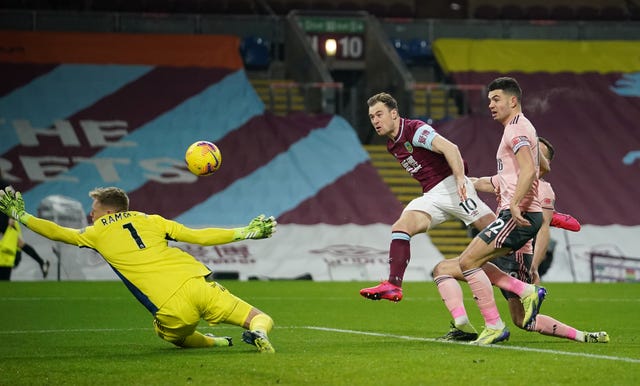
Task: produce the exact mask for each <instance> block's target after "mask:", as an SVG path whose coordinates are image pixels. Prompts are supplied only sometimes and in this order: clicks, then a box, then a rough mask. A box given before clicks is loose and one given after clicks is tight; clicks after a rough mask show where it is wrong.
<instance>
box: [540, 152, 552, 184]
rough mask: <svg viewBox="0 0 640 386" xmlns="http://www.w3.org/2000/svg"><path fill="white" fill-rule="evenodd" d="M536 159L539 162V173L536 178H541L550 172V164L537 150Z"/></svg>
mask: <svg viewBox="0 0 640 386" xmlns="http://www.w3.org/2000/svg"><path fill="white" fill-rule="evenodd" d="M538 159H539V160H540V172H539V173H538V177H539V178H542V176H544V175H545V174H547V173H549V172H550V171H551V164H550V163H549V160H548V159H547V157H545V156H544V154H542V152H541V151H539V150H538Z"/></svg>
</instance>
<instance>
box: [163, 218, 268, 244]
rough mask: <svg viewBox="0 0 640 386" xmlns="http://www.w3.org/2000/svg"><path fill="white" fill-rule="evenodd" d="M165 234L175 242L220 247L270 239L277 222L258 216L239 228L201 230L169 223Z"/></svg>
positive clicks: (173, 222) (172, 222)
mask: <svg viewBox="0 0 640 386" xmlns="http://www.w3.org/2000/svg"><path fill="white" fill-rule="evenodd" d="M167 223H168V224H169V230H168V231H167V234H168V235H169V236H170V237H171V238H173V239H174V240H177V241H183V242H186V243H191V244H199V245H220V244H227V243H231V242H234V241H239V240H246V239H264V238H268V237H271V236H272V235H273V234H274V233H275V231H276V226H277V224H278V222H277V221H276V220H275V218H274V217H273V216H270V217H266V216H265V215H260V216H258V217H256V218H254V219H253V220H251V222H250V223H249V224H248V225H247V226H245V227H240V228H231V229H226V228H202V229H193V228H189V227H186V226H184V225H182V224H180V223H178V222H175V221H169V220H167Z"/></svg>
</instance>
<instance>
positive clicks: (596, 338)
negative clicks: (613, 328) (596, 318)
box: [584, 331, 609, 343]
mask: <svg viewBox="0 0 640 386" xmlns="http://www.w3.org/2000/svg"><path fill="white" fill-rule="evenodd" d="M584 342H585V343H609V334H607V333H606V332H605V331H599V332H587V331H585V332H584Z"/></svg>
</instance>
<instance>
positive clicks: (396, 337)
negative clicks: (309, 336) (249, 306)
mask: <svg viewBox="0 0 640 386" xmlns="http://www.w3.org/2000/svg"><path fill="white" fill-rule="evenodd" d="M303 328H306V329H309V330H318V331H327V332H339V333H343V334H355V335H368V336H379V337H384V338H395V339H404V340H413V341H421V342H434V343H444V344H463V345H465V346H470V347H482V348H496V349H502V350H514V351H530V352H539V353H545V354H554V355H566V356H574V357H582V358H594V359H606V360H611V361H619V362H629V363H640V359H636V358H626V357H615V356H610V355H597V354H586V353H577V352H571V351H558V350H547V349H542V348H531V347H521V346H503V345H495V344H494V345H487V346H471V345H469V343H462V342H450V341H443V340H439V339H434V338H422V337H418V336H407V335H394V334H383V333H380V332H370V331H357V330H344V329H340V328H329V327H317V326H305V327H303ZM578 344H581V343H578ZM594 344H598V343H594Z"/></svg>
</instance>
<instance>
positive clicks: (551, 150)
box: [538, 137, 556, 161]
mask: <svg viewBox="0 0 640 386" xmlns="http://www.w3.org/2000/svg"><path fill="white" fill-rule="evenodd" d="M538 141H540V142H542V143H544V144H545V145H546V146H547V149H549V156H548V157H547V159H548V160H549V161H551V160H552V159H553V156H554V155H555V154H556V151H555V149H554V148H553V145H551V142H549V140H548V139H546V138H544V137H538ZM545 157H546V154H545Z"/></svg>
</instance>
